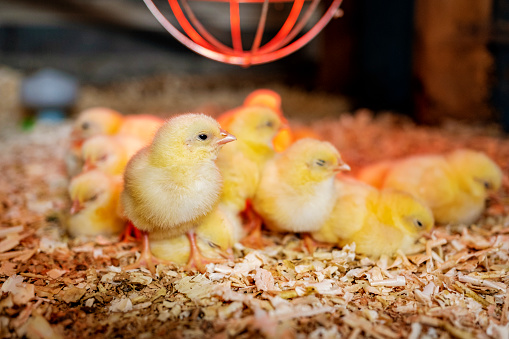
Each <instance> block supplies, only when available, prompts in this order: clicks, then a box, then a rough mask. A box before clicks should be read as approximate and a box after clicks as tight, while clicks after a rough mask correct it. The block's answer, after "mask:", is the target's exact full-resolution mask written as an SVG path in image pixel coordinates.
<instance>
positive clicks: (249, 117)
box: [217, 106, 281, 212]
mask: <svg viewBox="0 0 509 339" xmlns="http://www.w3.org/2000/svg"><path fill="white" fill-rule="evenodd" d="M280 126H281V119H280V118H279V116H278V114H277V113H276V112H275V111H274V110H272V109H270V108H268V107H261V106H259V107H257V106H249V107H244V108H243V109H242V110H239V111H238V113H237V114H236V115H235V118H234V119H233V120H232V121H231V123H230V129H229V130H230V132H232V133H233V134H235V135H236V136H237V139H238V140H237V142H236V143H235V144H232V145H231V146H229V147H227V148H225V149H224V150H222V151H221V153H220V154H219V157H218V160H217V164H218V166H219V169H220V170H221V173H222V175H223V180H224V185H223V193H222V196H221V201H222V202H223V203H224V204H225V205H227V206H230V207H231V208H232V209H233V210H234V211H238V212H240V211H242V210H244V208H245V206H246V200H247V199H252V198H253V197H254V194H255V192H256V189H257V187H258V182H259V178H260V173H261V170H262V168H263V166H264V165H265V163H266V162H267V161H268V160H269V159H271V158H272V157H273V156H274V155H275V152H274V148H273V147H272V139H273V138H274V136H275V135H276V134H277V132H278V130H279V128H280Z"/></svg>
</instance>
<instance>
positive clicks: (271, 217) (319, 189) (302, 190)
mask: <svg viewBox="0 0 509 339" xmlns="http://www.w3.org/2000/svg"><path fill="white" fill-rule="evenodd" d="M345 170H350V167H349V166H348V165H347V164H346V163H345V162H344V161H343V160H342V159H341V155H340V154H339V152H338V150H337V149H336V148H335V147H334V146H332V144H330V143H329V142H325V141H319V140H315V139H307V138H306V139H301V140H299V141H297V142H295V143H294V144H292V145H291V146H290V147H289V148H288V149H287V150H286V151H285V152H283V153H281V154H278V155H277V156H276V157H275V158H274V159H272V160H271V161H269V162H268V163H267V164H266V166H265V168H264V170H263V172H262V175H261V180H260V184H259V186H258V189H257V191H256V194H255V196H254V199H253V207H254V209H255V211H256V212H257V213H258V214H259V215H260V216H261V217H262V219H263V221H264V223H265V225H266V226H267V227H268V228H269V229H271V230H273V231H278V232H313V231H316V230H318V229H319V228H320V227H321V226H322V225H323V224H324V223H325V221H326V220H327V218H328V217H329V215H330V213H331V211H332V208H333V207H334V202H335V198H336V191H335V188H334V177H335V175H336V174H337V173H338V172H339V171H345Z"/></svg>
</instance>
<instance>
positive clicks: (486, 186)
mask: <svg viewBox="0 0 509 339" xmlns="http://www.w3.org/2000/svg"><path fill="white" fill-rule="evenodd" d="M483 185H484V188H486V189H487V190H488V189H490V188H491V184H490V183H489V182H487V181H485V182H483Z"/></svg>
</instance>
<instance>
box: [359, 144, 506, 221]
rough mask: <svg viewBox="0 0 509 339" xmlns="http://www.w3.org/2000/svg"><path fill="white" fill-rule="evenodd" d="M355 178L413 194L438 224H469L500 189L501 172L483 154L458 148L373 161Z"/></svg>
mask: <svg viewBox="0 0 509 339" xmlns="http://www.w3.org/2000/svg"><path fill="white" fill-rule="evenodd" d="M359 179H360V180H363V181H365V182H368V183H370V184H372V185H375V186H377V187H391V188H396V189H400V190H404V191H408V192H410V193H412V194H414V195H416V196H417V197H419V198H421V199H422V200H423V201H424V202H425V203H426V204H427V205H428V206H429V207H430V208H431V210H432V211H433V214H434V216H435V219H436V221H437V222H438V223H441V224H447V223H464V224H471V223H473V222H475V221H476V220H477V219H478V218H479V217H480V215H481V213H482V212H483V210H484V207H485V202H486V199H487V197H488V195H489V194H490V193H492V192H495V191H497V190H498V189H499V188H500V186H501V183H502V171H501V169H500V167H499V166H498V165H497V164H496V163H495V162H494V161H493V160H491V159H490V158H489V157H488V156H486V155H485V154H484V153H482V152H477V151H473V150H467V149H460V150H456V151H453V152H450V153H448V154H445V155H422V156H413V157H409V158H406V159H401V160H397V161H393V162H384V163H380V164H375V165H372V166H369V167H367V168H365V169H363V170H362V171H361V172H360V174H359Z"/></svg>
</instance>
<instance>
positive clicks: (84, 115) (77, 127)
mask: <svg viewBox="0 0 509 339" xmlns="http://www.w3.org/2000/svg"><path fill="white" fill-rule="evenodd" d="M122 119H123V118H122V114H121V113H119V112H117V111H115V110H113V109H110V108H107V107H92V108H88V109H86V110H84V111H82V112H80V114H79V115H78V118H77V119H76V120H75V121H74V123H73V125H72V129H71V135H70V145H69V148H68V150H67V152H66V155H65V159H64V160H65V166H66V169H67V174H68V175H69V176H70V177H73V176H75V175H77V174H79V173H80V172H81V170H82V168H83V161H82V159H81V147H82V145H83V142H85V140H87V139H89V138H91V137H93V136H96V135H112V134H115V133H117V131H118V130H119V128H120V125H121V124H122Z"/></svg>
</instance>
